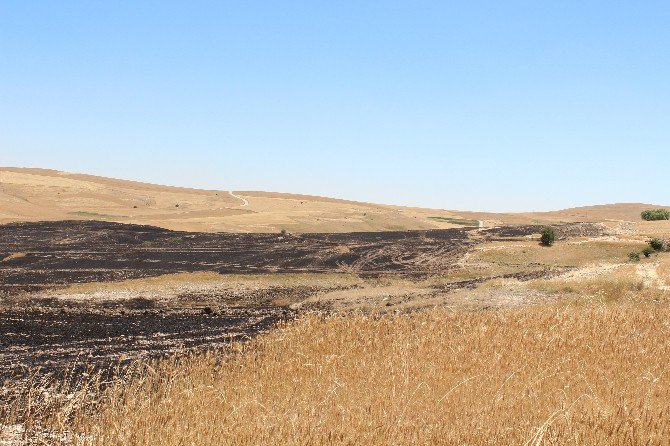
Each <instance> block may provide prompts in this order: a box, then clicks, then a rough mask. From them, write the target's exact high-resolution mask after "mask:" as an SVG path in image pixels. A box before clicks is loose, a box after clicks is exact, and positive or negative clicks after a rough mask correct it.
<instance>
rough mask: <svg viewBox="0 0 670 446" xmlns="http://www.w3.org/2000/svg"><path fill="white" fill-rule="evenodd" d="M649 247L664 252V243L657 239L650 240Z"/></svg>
mask: <svg viewBox="0 0 670 446" xmlns="http://www.w3.org/2000/svg"><path fill="white" fill-rule="evenodd" d="M649 246H650V247H651V249H653V250H654V251H663V241H662V240H659V239H657V238H653V239H651V240H649Z"/></svg>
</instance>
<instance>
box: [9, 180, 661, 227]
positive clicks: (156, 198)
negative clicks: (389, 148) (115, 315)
mask: <svg viewBox="0 0 670 446" xmlns="http://www.w3.org/2000/svg"><path fill="white" fill-rule="evenodd" d="M653 207H656V206H653V205H646V204H630V203H629V204H616V205H603V206H592V207H584V208H576V209H568V210H564V211H555V212H539V213H516V214H514V213H501V214H496V213H485V212H466V211H453V210H452V211H450V210H441V209H424V208H416V207H401V206H387V205H376V204H370V203H361V202H355V201H347V200H338V199H333V198H325V197H316V196H311V195H297V194H283V193H274V192H259V191H236V192H235V191H217V190H199V189H189V188H182V187H171V186H160V185H154V184H147V183H140V182H135V181H125V180H117V179H111V178H103V177H97V176H93V175H81V174H71V173H65V172H59V171H55V170H46V169H23V168H0V223H10V222H19V221H54V220H100V221H114V222H120V223H130V224H142V225H152V226H159V227H162V228H166V229H173V230H178V231H200V232H255V233H264V232H266V233H267V232H279V231H280V230H282V229H285V230H287V231H289V232H298V233H304V232H323V233H325V232H360V231H373V232H374V231H402V230H408V229H409V230H421V229H441V228H450V227H477V226H482V225H483V226H486V227H490V226H496V225H501V224H543V223H560V222H579V221H588V222H597V221H606V220H613V221H638V220H639V214H640V212H641V211H642V210H644V209H647V208H653ZM669 230H670V228H669Z"/></svg>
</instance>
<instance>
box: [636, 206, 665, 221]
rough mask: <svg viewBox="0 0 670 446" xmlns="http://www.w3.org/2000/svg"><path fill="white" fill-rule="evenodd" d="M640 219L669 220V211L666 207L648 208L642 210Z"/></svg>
mask: <svg viewBox="0 0 670 446" xmlns="http://www.w3.org/2000/svg"><path fill="white" fill-rule="evenodd" d="M641 215H642V219H643V220H646V221H656V220H670V211H668V210H667V209H648V210H646V211H643V212H642V214H641Z"/></svg>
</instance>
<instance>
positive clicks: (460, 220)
mask: <svg viewBox="0 0 670 446" xmlns="http://www.w3.org/2000/svg"><path fill="white" fill-rule="evenodd" d="M428 220H433V221H438V222H442V223H451V224H452V225H461V226H479V221H478V220H471V219H467V218H455V217H428Z"/></svg>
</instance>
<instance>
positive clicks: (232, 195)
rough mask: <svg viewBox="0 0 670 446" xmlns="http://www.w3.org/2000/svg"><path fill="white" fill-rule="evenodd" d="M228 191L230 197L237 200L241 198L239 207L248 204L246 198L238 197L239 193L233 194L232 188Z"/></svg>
mask: <svg viewBox="0 0 670 446" xmlns="http://www.w3.org/2000/svg"><path fill="white" fill-rule="evenodd" d="M228 193H229V194H230V196H231V197H233V198H237V199H238V200H242V204H241V205H240V206H241V207H244V206H249V200H247V199H246V198H243V197H240V196H239V195H235V194H234V193H233V191H232V190H229V191H228Z"/></svg>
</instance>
